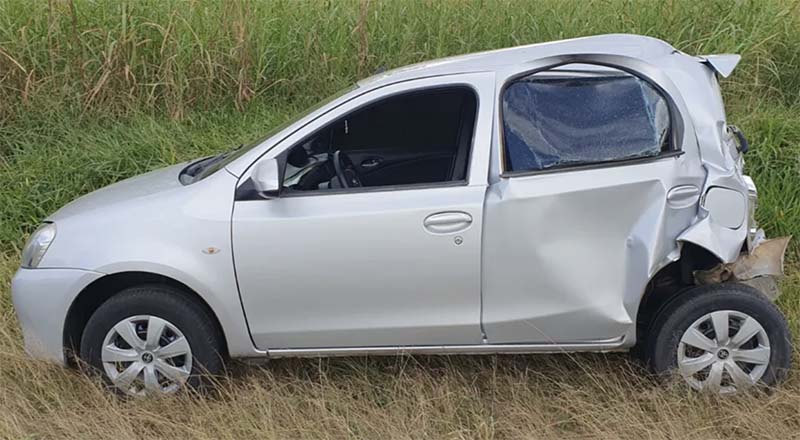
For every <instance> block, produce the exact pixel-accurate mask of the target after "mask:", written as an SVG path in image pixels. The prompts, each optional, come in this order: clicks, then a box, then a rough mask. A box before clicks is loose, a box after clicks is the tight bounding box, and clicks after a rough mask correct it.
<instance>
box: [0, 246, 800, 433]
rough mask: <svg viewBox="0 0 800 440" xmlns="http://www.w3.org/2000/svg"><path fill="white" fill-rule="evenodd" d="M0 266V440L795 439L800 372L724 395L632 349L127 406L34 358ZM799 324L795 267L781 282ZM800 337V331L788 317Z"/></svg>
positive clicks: (363, 372)
mask: <svg viewBox="0 0 800 440" xmlns="http://www.w3.org/2000/svg"><path fill="white" fill-rule="evenodd" d="M15 265H16V261H15V260H6V261H3V262H2V264H0V268H2V274H1V275H0V286H2V289H3V290H2V292H0V298H2V301H3V303H2V309H1V310H0V315H1V316H2V325H0V385H1V386H0V438H9V439H17V438H81V439H93V438H97V439H107V438H116V439H128V438H131V439H133V438H186V437H189V438H198V439H241V438H276V439H282V438H369V439H377V438H409V439H418V438H479V439H494V438H498V439H501V438H553V437H557V436H558V437H564V436H566V437H602V438H630V439H641V438H654V439H658V438H665V439H679V438H691V439H698V438H731V437H734V436H735V437H736V438H792V437H796V436H797V435H798V433H799V432H800V420H798V411H800V371H794V372H793V373H792V375H791V377H790V379H789V380H788V382H787V383H785V384H784V385H783V386H781V387H780V388H778V389H776V390H774V391H772V392H769V393H764V392H757V393H754V394H751V395H745V396H738V397H733V398H717V397H713V396H707V395H702V394H698V393H695V392H692V391H689V390H687V389H686V388H685V387H684V386H682V385H680V384H677V383H676V384H662V383H658V382H656V381H654V380H652V379H651V378H649V377H648V376H647V374H646V373H645V372H643V371H641V370H640V368H639V367H638V365H637V364H635V363H632V362H630V361H629V360H628V357H627V356H626V355H625V354H621V353H616V354H607V355H601V354H599V355H567V354H564V355H547V356H545V355H539V356H522V355H518V356H474V357H462V356H452V357H446V356H445V357H385V358H352V359H323V360H280V361H272V362H270V363H268V364H266V365H264V366H260V367H256V366H247V365H240V364H237V365H234V366H233V367H232V371H231V372H230V373H229V375H228V376H226V377H225V378H222V379H221V380H220V383H219V385H218V392H217V393H215V394H213V395H205V396H200V395H192V394H184V395H180V396H173V397H166V398H161V399H151V400H141V399H134V400H125V399H120V398H117V397H115V396H114V395H112V394H111V393H109V392H107V391H106V390H105V389H103V387H102V386H101V385H99V384H98V383H97V382H96V381H95V380H93V379H91V378H87V377H86V376H83V375H81V374H80V373H79V372H77V371H73V370H68V369H64V368H60V367H57V366H53V365H49V364H46V363H41V362H36V361H32V360H31V359H29V358H27V357H26V356H25V354H24V353H23V351H22V347H21V342H20V336H19V334H18V330H17V327H16V322H15V319H14V316H13V313H12V311H11V309H10V307H9V304H8V291H7V289H8V282H9V278H10V277H11V275H12V271H13V268H14V266H15ZM785 287H786V292H785V294H784V295H785V296H784V298H783V300H782V306H783V308H784V310H786V311H787V312H789V313H791V315H792V316H798V314H797V313H796V312H797V311H798V305H799V304H798V297H799V296H800V295H799V294H800V272H798V271H794V272H793V275H791V276H790V277H789V278H788V279H787V280H786V282H785ZM792 326H793V328H794V330H795V334H797V331H796V330H797V322H796V321H795V320H793V321H792Z"/></svg>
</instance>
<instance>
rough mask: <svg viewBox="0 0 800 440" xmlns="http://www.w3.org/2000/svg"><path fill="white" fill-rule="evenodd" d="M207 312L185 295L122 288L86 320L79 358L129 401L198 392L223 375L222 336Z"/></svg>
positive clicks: (164, 290) (168, 289) (166, 288)
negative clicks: (186, 390) (129, 397)
mask: <svg viewBox="0 0 800 440" xmlns="http://www.w3.org/2000/svg"><path fill="white" fill-rule="evenodd" d="M214 322H215V321H214V320H213V319H212V317H211V316H209V313H208V312H207V311H206V310H205V309H204V308H203V307H202V306H200V305H199V304H198V303H197V302H195V301H194V300H193V299H192V298H190V297H188V296H187V295H186V294H185V293H184V292H182V291H179V290H176V289H173V288H171V287H169V286H162V285H151V286H141V287H133V288H130V289H126V290H124V291H122V292H120V293H118V294H117V295H114V296H113V297H111V298H110V299H109V300H107V301H106V302H104V303H103V304H102V305H101V306H100V307H99V308H98V309H97V310H96V311H95V312H94V314H92V317H91V318H90V319H89V322H88V323H87V324H86V327H85V329H84V333H83V337H82V339H81V350H80V353H81V358H82V359H83V360H84V361H86V362H88V363H89V365H91V366H92V367H94V368H95V369H96V370H98V371H100V372H102V375H103V377H104V379H105V380H106V381H107V382H108V383H109V384H110V385H113V386H114V387H115V388H116V389H117V390H118V391H120V392H122V393H124V394H127V395H134V396H144V395H160V394H170V393H174V392H176V391H178V390H180V389H181V388H183V387H184V386H187V385H188V386H190V387H197V386H199V385H201V384H202V383H203V381H202V379H203V377H204V376H207V375H209V374H211V375H213V374H216V373H218V372H220V371H221V370H222V366H223V365H222V357H221V347H222V337H221V335H220V332H219V331H218V330H217V329H216V326H215V325H214Z"/></svg>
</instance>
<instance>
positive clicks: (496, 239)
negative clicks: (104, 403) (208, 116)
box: [12, 35, 792, 395]
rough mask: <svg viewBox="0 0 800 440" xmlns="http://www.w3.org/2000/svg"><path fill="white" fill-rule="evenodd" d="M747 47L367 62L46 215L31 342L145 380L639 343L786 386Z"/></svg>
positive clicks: (723, 380) (686, 373) (553, 48)
mask: <svg viewBox="0 0 800 440" xmlns="http://www.w3.org/2000/svg"><path fill="white" fill-rule="evenodd" d="M738 61H739V56H737V55H707V56H692V55H687V54H685V53H683V52H681V51H679V50H676V49H675V48H673V47H672V46H670V45H669V44H668V43H666V42H663V41H661V40H658V39H654V38H650V37H644V36H637V35H601V36H594V37H586V38H579V39H572V40H564V41H557V42H551V43H544V44H534V45H529V46H521V47H514V48H509V49H502V50H496V51H490V52H482V53H476V54H470V55H464V56H457V57H453V58H446V59H441V60H435V61H430V62H425V63H422V64H417V65H413V66H409V67H404V68H400V69H397V70H393V71H389V72H384V73H381V74H378V75H376V76H374V77H371V78H367V79H365V80H362V81H360V82H358V83H357V84H356V85H354V86H352V87H349V88H347V89H346V90H343V91H342V92H340V93H338V94H336V95H335V96H333V97H331V98H330V99H328V100H326V101H324V102H322V103H320V104H319V105H318V106H316V107H315V108H314V109H312V110H311V111H309V112H307V113H305V114H304V115H302V116H300V117H298V118H297V119H295V120H294V121H292V122H291V123H290V124H288V125H286V126H283V127H279V128H277V129H275V130H273V132H271V133H270V134H269V135H267V136H266V137H265V138H264V139H262V140H260V141H258V142H255V143H253V144H252V145H249V146H245V147H240V148H238V149H236V150H233V151H230V152H227V153H223V154H220V155H217V156H213V157H207V158H202V159H199V160H196V161H192V162H187V163H182V164H178V165H175V166H172V167H168V168H165V169H160V170H156V171H153V172H150V173H147V174H144V175H140V176H137V177H134V178H132V179H128V180H125V181H122V182H119V183H116V184H114V185H111V186H109V187H106V188H103V189H101V190H99V191H95V192H93V193H91V194H88V195H85V196H83V197H81V198H79V199H77V200H75V201H73V202H72V203H70V204H68V205H66V206H64V207H63V208H62V209H60V210H58V211H57V212H55V213H53V214H52V215H50V216H49V217H47V218H46V219H44V222H43V224H42V226H41V227H40V228H39V229H38V230H37V231H36V232H34V233H33V234H32V236H31V237H30V239H29V241H28V243H27V245H26V246H25V249H24V253H23V255H22V267H21V268H20V269H19V271H18V272H17V274H16V276H15V277H14V279H13V283H12V292H13V302H14V306H15V310H16V313H17V315H18V317H19V322H20V324H21V327H22V330H23V334H24V339H25V346H26V350H27V351H28V353H30V355H32V356H34V357H36V358H42V359H48V360H51V361H54V362H57V363H61V364H75V363H76V361H78V360H80V361H82V362H83V363H85V364H88V365H90V366H92V367H94V368H95V369H96V370H97V371H99V373H100V374H102V375H103V377H104V378H105V379H106V381H107V382H108V383H109V384H110V385H111V386H112V387H113V388H115V389H116V390H118V391H119V392H121V393H125V394H131V395H153V394H155V395H158V394H163V393H172V392H175V391H178V390H180V389H182V388H184V387H185V386H198V385H202V384H203V382H204V378H205V377H207V375H213V374H217V373H219V372H221V371H222V369H223V366H224V362H225V361H226V360H228V359H231V358H240V359H247V360H264V359H271V358H280V357H292V356H295V357H297V356H340V355H343V356H352V355H373V354H399V353H407V354H486V353H562V352H579V351H583V352H606V351H626V350H634V351H635V352H636V353H637V354H639V355H641V357H642V358H643V359H644V360H645V361H646V362H647V363H648V365H649V366H650V367H651V368H652V369H653V371H654V372H655V373H657V374H659V375H671V374H675V375H677V377H680V378H682V379H683V380H684V381H685V382H686V383H687V384H688V385H689V386H691V387H692V388H695V389H698V390H705V391H710V392H713V393H723V394H724V393H733V392H737V391H741V390H743V389H746V388H750V387H753V386H759V385H760V386H765V385H766V386H770V385H775V384H777V383H778V382H779V381H780V380H782V379H783V378H784V377H785V375H786V373H787V370H788V369H789V367H790V360H791V354H792V348H791V341H790V332H789V329H788V327H787V323H786V320H785V319H784V317H783V316H782V314H781V312H780V311H779V310H778V308H777V307H776V306H775V305H774V303H773V300H774V298H775V297H776V296H777V294H778V287H777V286H778V285H777V283H776V281H775V280H776V278H777V277H779V276H780V275H781V273H782V265H783V254H784V251H785V249H786V246H787V242H788V238H778V239H773V240H769V239H767V238H766V237H765V236H764V233H763V232H762V231H761V230H760V229H759V228H758V226H757V224H756V221H755V217H754V213H755V209H756V203H757V191H756V186H755V184H754V182H753V181H752V180H751V179H750V178H749V177H748V176H746V175H745V174H744V171H743V165H744V160H743V157H744V154H745V153H746V152H747V150H748V148H749V146H748V143H747V140H746V139H745V137H744V135H743V134H742V133H741V131H739V130H738V129H737V128H736V127H735V126H734V125H732V124H731V123H730V122H729V121H728V120H727V119H726V115H725V108H724V106H723V100H722V95H721V93H720V85H719V80H720V78H721V77H726V76H728V75H730V74H731V73H732V72H733V70H734V68H735V66H736V64H737V63H738ZM756 148H757V147H756Z"/></svg>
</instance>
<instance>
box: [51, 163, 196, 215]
mask: <svg viewBox="0 0 800 440" xmlns="http://www.w3.org/2000/svg"><path fill="white" fill-rule="evenodd" d="M188 164H189V162H184V163H180V164H177V165H173V166H169V167H166V168H161V169H158V170H154V171H150V172H149V173H145V174H140V175H138V176H134V177H131V178H129V179H125V180H123V181H120V182H117V183H114V184H112V185H109V186H106V187H104V188H101V189H98V190H97V191H94V192H91V193H89V194H86V195H84V196H82V197H79V198H78V199H75V200H73V201H72V202H70V203H68V204H67V205H65V206H64V207H62V208H61V209H59V210H58V211H56V212H55V213H54V214H52V215H51V216H50V217H48V220H52V221H57V220H59V219H61V218H66V217H71V216H74V215H78V214H83V213H86V212H89V211H94V210H97V209H100V208H108V207H109V206H113V205H116V204H118V203H123V202H130V201H131V200H135V199H140V198H144V197H150V196H153V195H156V194H159V193H163V192H167V191H172V190H176V189H180V188H184V186H183V185H182V184H181V183H180V181H179V180H178V174H179V173H180V171H181V170H182V169H183V168H185V167H186V166H187V165H188Z"/></svg>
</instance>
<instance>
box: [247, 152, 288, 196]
mask: <svg viewBox="0 0 800 440" xmlns="http://www.w3.org/2000/svg"><path fill="white" fill-rule="evenodd" d="M250 178H251V179H252V180H253V186H254V187H255V189H256V192H258V195H260V196H261V197H263V198H265V199H272V198H275V197H278V192H279V190H280V189H281V179H280V172H279V167H278V160H277V159H266V160H262V161H260V162H259V163H258V164H256V167H255V169H254V170H253V174H251V175H250Z"/></svg>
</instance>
